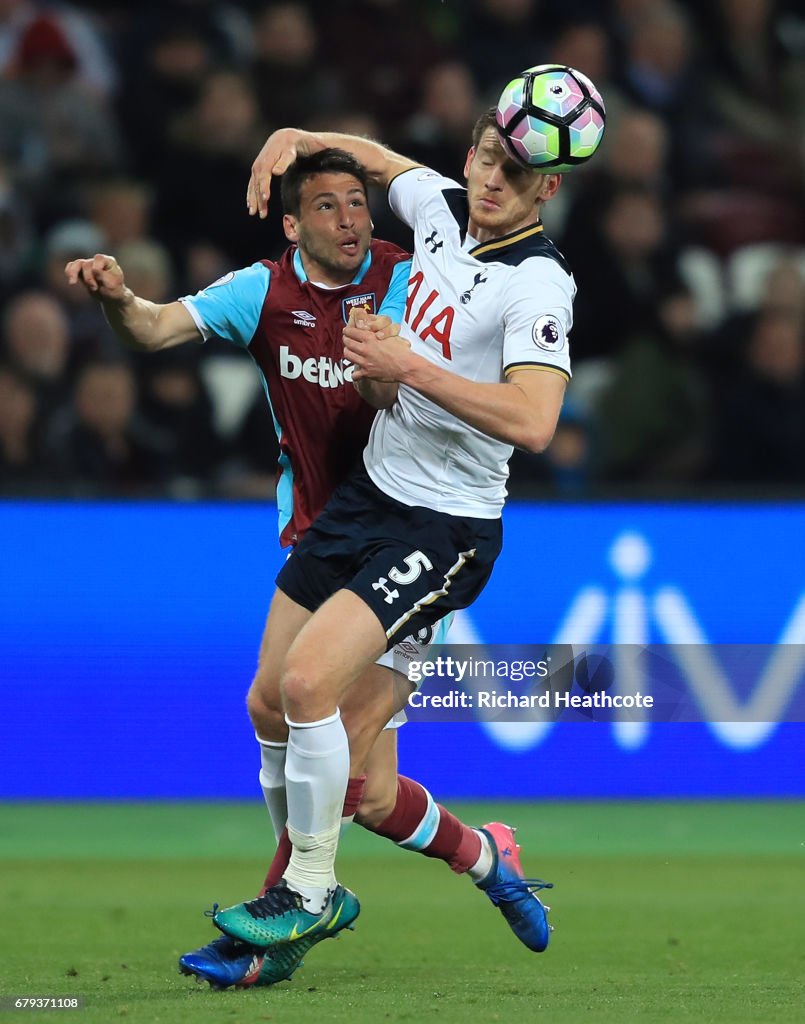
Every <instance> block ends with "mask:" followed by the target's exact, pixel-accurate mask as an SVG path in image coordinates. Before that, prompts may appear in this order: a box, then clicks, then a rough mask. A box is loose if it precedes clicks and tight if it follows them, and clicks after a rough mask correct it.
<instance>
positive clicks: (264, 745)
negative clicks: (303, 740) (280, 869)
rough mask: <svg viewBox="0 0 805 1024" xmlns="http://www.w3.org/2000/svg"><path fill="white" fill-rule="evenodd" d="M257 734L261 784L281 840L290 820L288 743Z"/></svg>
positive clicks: (269, 813)
mask: <svg viewBox="0 0 805 1024" xmlns="http://www.w3.org/2000/svg"><path fill="white" fill-rule="evenodd" d="M255 736H256V738H257V742H258V743H259V744H260V786H261V787H262V790H263V796H264V797H265V801H266V807H267V808H268V816H269V817H270V818H271V826H272V828H273V829H274V835H275V837H276V839H277V842H279V838H280V836H281V835H282V830H283V829H284V828H285V822H286V821H287V820H288V801H287V799H286V796H285V755H286V752H287V750H288V744H287V743H274V742H273V741H272V740H262V739H260V737H259V736H257V733H255Z"/></svg>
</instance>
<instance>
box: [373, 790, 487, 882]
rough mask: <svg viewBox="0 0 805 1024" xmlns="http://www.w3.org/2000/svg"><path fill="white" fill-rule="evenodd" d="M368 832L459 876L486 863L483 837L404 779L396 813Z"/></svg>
mask: <svg viewBox="0 0 805 1024" xmlns="http://www.w3.org/2000/svg"><path fill="white" fill-rule="evenodd" d="M367 827H369V826H367ZM369 831H370V832H376V833H377V834H378V835H380V836H385V837H386V838H387V839H392V840H393V841H394V842H395V843H397V845H398V846H401V847H403V849H406V850H414V851H415V852H417V853H421V854H424V856H425V857H437V858H438V859H439V860H443V861H445V863H446V864H448V865H449V867H450V868H451V870H453V871H455V872H456V873H457V874H463V873H464V872H467V871H475V870H476V868H477V865H478V864H479V862H480V861H482V860H483V843H482V841H481V835H480V834H479V833H478V832H477V831H476V830H475V829H473V828H470V826H469V825H465V824H464V822H462V821H459V819H458V818H457V817H456V816H455V815H454V814H451V813H450V811H448V810H447V808H445V807H442V805H441V804H437V803H436V802H435V801H434V799H433V797H432V796H431V795H430V793H429V792H428V791H427V790H426V789H425V787H424V786H421V785H420V784H419V783H418V782H415V781H414V780H413V779H408V778H406V777H405V776H404V775H398V776H397V802H396V803H395V805H394V810H393V811H392V812H391V814H390V815H389V816H388V817H387V818H386V820H385V821H383V822H381V823H380V824H379V825H377V826H376V827H374V828H372V827H369Z"/></svg>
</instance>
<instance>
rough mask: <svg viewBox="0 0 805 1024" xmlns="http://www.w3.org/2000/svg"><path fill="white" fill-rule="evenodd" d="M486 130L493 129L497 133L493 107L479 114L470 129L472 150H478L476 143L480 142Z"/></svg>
mask: <svg viewBox="0 0 805 1024" xmlns="http://www.w3.org/2000/svg"><path fill="white" fill-rule="evenodd" d="M487 128H494V129H495V130H496V131H497V120H496V119H495V107H489V108H488V109H487V110H485V111H484V112H483V114H481V116H480V117H479V118H478V120H477V121H476V122H475V125H474V127H473V129H472V145H473V148H474V149H477V148H478V143H479V142H480V141H481V136H482V135H483V133H484V132H485V131H486V129H487Z"/></svg>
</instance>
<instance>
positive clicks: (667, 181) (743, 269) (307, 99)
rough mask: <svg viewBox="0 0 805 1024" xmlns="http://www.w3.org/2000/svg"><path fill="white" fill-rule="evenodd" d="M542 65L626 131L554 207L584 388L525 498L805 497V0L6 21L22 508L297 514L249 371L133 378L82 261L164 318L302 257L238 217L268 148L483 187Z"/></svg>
mask: <svg viewBox="0 0 805 1024" xmlns="http://www.w3.org/2000/svg"><path fill="white" fill-rule="evenodd" d="M548 61H556V62H560V63H567V64H570V65H572V66H575V67H577V68H579V69H580V70H582V71H584V72H585V73H586V74H588V75H589V76H590V77H591V78H592V79H593V81H594V82H595V83H596V85H597V86H598V87H599V89H600V91H601V92H602V94H603V96H604V98H605V101H606V104H607V110H608V125H607V133H606V136H605V140H604V143H603V145H602V149H601V151H600V152H599V153H598V154H597V156H596V157H595V158H594V159H593V160H592V161H591V162H590V164H589V165H587V166H585V167H583V168H581V169H578V170H576V171H574V172H573V173H572V174H570V175H567V176H566V177H565V180H564V183H563V186H562V189H561V190H560V193H559V196H558V197H557V199H556V200H555V201H554V202H552V203H551V204H549V206H548V207H547V208H546V211H545V222H546V231H547V233H548V234H549V235H550V236H551V237H552V238H553V239H554V240H555V241H556V242H557V243H558V244H559V246H560V248H561V249H562V250H563V251H564V253H565V255H566V256H567V258H568V260H569V262H570V263H571V265H572V267H573V269H574V272H575V275H576V279H577V282H578V286H579V294H578V298H577V305H576V324H575V327H574V330H573V333H572V336H571V351H572V356H573V366H574V379H573V382H572V384H571V386H570V389H569V391H568V397H567V401H566V404H565V409H564V411H563V414H562V419H561V422H560V425H559V429H558V430H557V435H556V438H555V440H554V442H553V444H552V446H551V448H550V449H549V451H548V452H547V453H545V454H543V455H542V456H539V457H533V456H527V455H525V454H524V453H516V454H515V457H514V459H513V462H512V486H511V490H512V493H514V494H518V493H521V494H524V493H530V492H532V491H534V490H538V491H539V492H540V493H545V494H556V495H560V496H562V495H565V496H584V495H588V494H596V493H602V492H607V491H610V490H611V491H616V492H618V493H632V492H635V491H636V492H645V493H659V492H665V491H667V492H668V493H677V494H680V493H687V492H694V491H701V490H702V488H709V489H710V490H716V489H719V488H725V489H733V490H735V489H739V488H744V489H745V490H747V491H748V492H751V493H752V494H754V495H762V494H763V493H767V492H769V491H770V489H773V490H775V491H779V490H788V491H793V490H794V489H796V488H797V487H800V488H802V487H804V486H805V347H804V345H805V336H804V334H803V328H804V326H805V235H804V233H803V227H804V224H803V203H802V192H803V183H804V177H805V176H804V174H803V171H804V170H805V16H803V14H802V7H801V6H800V4H799V3H796V2H794V0H792V2H786V0H779V2H774V0H689V2H681V0H589V2H584V0H579V2H575V3H573V4H568V3H564V2H561V0H463V2H458V0H455V2H454V0H445V2H439V0H354V2H351V0H326V2H303V0H281V2H273V3H272V2H269V3H267V2H265V0H263V2H260V0H222V2H216V3H207V2H201V0H174V2H167V0H162V2H160V3H158V4H151V3H148V2H140V3H137V4H126V3H115V2H114V0H105V2H104V3H91V2H85V3H78V2H76V3H55V2H54V3H46V2H41V0H0V242H1V244H0V332H1V336H0V494H5V495H17V494H33V495H51V494H52V495H90V496H91V495H99V496H113V497H114V496H126V497H128V496H153V495H173V496H177V497H195V496H208V495H209V496H222V495H223V496H233V497H260V496H264V495H270V494H271V493H273V491H272V488H273V480H274V468H275V463H276V455H277V449H276V441H275V438H274V431H273V425H272V422H271V416H270V412H269V410H268V407H267V404H266V402H265V399H264V397H263V395H262V391H261V387H260V384H259V382H258V378H257V374H256V371H255V370H254V368H253V366H252V364H251V362H250V360H249V358H248V356H247V355H246V354H245V353H243V352H242V351H237V350H235V349H234V348H230V347H229V346H226V345H225V344H224V343H222V342H221V343H216V342H209V343H207V344H206V345H186V346H182V347H180V348H178V349H174V350H171V351H169V352H167V353H160V354H156V355H150V356H135V355H134V354H132V353H130V352H128V351H127V350H125V349H124V348H123V346H122V345H121V344H120V343H119V342H118V341H117V339H116V338H115V337H114V335H112V333H111V331H110V330H109V328H108V326H107V325H106V323H105V321H104V318H103V316H102V314H101V312H100V309H99V307H98V305H97V304H96V303H95V302H94V301H93V300H92V299H91V298H90V297H89V296H88V295H87V294H86V293H85V291H84V290H83V289H82V288H70V287H68V286H67V285H66V282H65V279H64V274H63V268H64V265H65V263H66V262H67V261H68V260H70V259H73V258H76V257H79V256H91V255H94V254H95V253H96V252H106V253H111V254H113V255H114V256H115V257H116V258H117V260H118V261H119V262H120V264H121V265H122V266H123V268H124V270H125V272H126V277H127V282H128V283H129V285H130V286H131V287H132V288H133V289H134V291H135V292H136V293H137V294H139V295H141V296H143V297H145V298H148V299H152V300H154V301H156V302H163V301H170V300H172V299H174V298H176V297H178V296H180V295H184V294H188V293H191V292H195V291H196V290H198V289H199V288H202V287H204V286H205V285H206V284H209V283H210V282H212V281H213V280H215V279H216V278H218V277H219V276H221V275H222V274H224V273H226V272H227V271H229V270H233V269H237V268H239V267H242V266H247V265H248V264H250V263H251V262H253V261H254V260H257V259H261V258H266V257H269V258H274V257H276V256H278V254H279V253H280V252H281V251H282V249H283V248H284V246H285V244H286V243H285V239H284V236H283V234H282V228H281V217H280V212H279V209H278V208H274V209H272V211H271V213H270V215H269V218H268V220H267V221H264V222H261V221H258V220H257V219H252V218H249V217H248V216H247V213H246V210H245V189H246V184H247V181H248V175H249V167H250V164H251V161H252V160H253V158H254V156H255V155H256V153H257V151H258V149H259V148H260V145H261V144H262V141H263V140H264V138H265V137H266V135H267V133H268V132H270V131H271V130H272V129H274V128H277V127H281V126H283V125H286V124H295V125H298V126H302V127H309V128H312V129H332V130H347V131H353V132H357V133H360V134H367V135H370V136H372V137H374V138H378V139H380V140H381V141H383V142H386V143H388V144H390V145H391V146H393V147H395V148H396V149H398V150H400V151H401V152H403V153H405V154H406V155H409V156H412V157H415V158H417V159H419V160H421V161H422V162H423V163H427V164H429V165H431V166H433V167H435V168H437V169H438V170H440V171H443V172H445V173H448V174H450V175H452V176H460V173H461V169H462V167H463V162H464V158H465V155H466V150H467V146H468V141H469V137H470V131H471V128H472V125H473V122H474V120H475V118H476V116H477V115H478V113H479V112H480V111H481V110H482V109H483V108H484V107H486V106H488V105H490V104H492V103H494V102H495V100H496V99H497V96H498V94H499V92H500V90H501V89H502V87H503V86H504V85H505V84H506V83H507V82H508V80H509V79H510V78H512V77H513V76H514V75H515V74H516V73H517V72H519V71H521V70H522V69H523V68H525V67H528V66H530V65H533V64H539V63H544V62H548ZM372 204H373V212H374V220H375V225H376V233H377V234H378V236H380V237H385V238H390V239H392V240H394V241H397V242H399V243H400V244H402V245H404V246H408V245H410V236H409V235H408V232H407V229H404V228H403V227H402V226H401V225H400V224H399V223H397V222H396V220H395V219H394V218H393V217H392V216H391V214H390V213H389V212H388V210H387V208H386V207H385V200H384V197H383V196H382V195H378V196H375V197H373V199H372ZM759 485H763V487H760V486H759Z"/></svg>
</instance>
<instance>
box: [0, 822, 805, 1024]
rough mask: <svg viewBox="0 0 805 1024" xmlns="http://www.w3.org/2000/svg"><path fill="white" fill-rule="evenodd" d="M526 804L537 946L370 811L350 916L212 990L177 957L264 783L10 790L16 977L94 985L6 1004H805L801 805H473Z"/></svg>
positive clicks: (770, 1014) (339, 1012) (632, 1009)
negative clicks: (192, 793)
mask: <svg viewBox="0 0 805 1024" xmlns="http://www.w3.org/2000/svg"><path fill="white" fill-rule="evenodd" d="M457 810H458V811H459V813H461V814H462V816H463V817H464V818H465V820H468V821H472V822H483V821H487V820H490V819H501V820H504V821H510V822H511V823H512V824H517V825H518V826H519V833H518V838H519V839H520V840H521V842H522V844H523V852H524V865H525V868H526V871H527V872H528V873H531V874H535V875H537V876H539V877H543V878H546V879H550V880H552V881H554V882H555V883H556V888H555V889H554V890H553V891H551V892H548V893H545V894H544V895H545V896H546V898H547V901H548V902H549V903H550V904H551V905H552V906H553V913H552V914H551V919H552V921H553V923H554V925H555V927H556V931H555V933H554V941H553V943H552V945H551V947H550V949H549V950H548V952H547V953H545V954H543V955H541V956H537V955H534V954H532V953H529V952H528V951H527V950H526V949H525V948H524V947H522V946H520V944H519V943H518V942H517V941H516V940H515V939H514V937H513V936H512V934H511V933H510V932H509V929H508V927H507V926H506V924H505V922H504V921H503V919H502V917H501V916H500V914H499V913H498V911H496V910H495V909H494V908H493V907H492V906H491V904H489V902H488V901H487V900H486V899H485V897H484V896H483V895H482V894H480V893H479V892H478V891H476V890H475V889H474V887H473V886H472V885H471V884H470V883H469V882H468V880H467V879H465V878H459V877H456V876H454V875H452V874H451V873H450V872H449V870H448V869H447V868H446V867H445V865H443V864H441V863H439V862H434V861H429V860H426V859H425V858H423V857H421V856H418V855H416V854H412V853H407V852H403V851H401V850H398V849H396V848H394V847H393V846H391V845H390V844H389V843H388V842H387V841H385V840H381V839H378V838H377V837H374V836H370V835H368V834H366V833H364V832H363V831H362V830H361V829H359V828H357V827H354V828H352V829H350V831H349V833H348V835H347V836H346V837H345V838H344V841H343V843H342V849H341V853H340V855H339V877H340V879H341V880H342V881H343V882H344V883H345V884H346V885H349V886H350V887H351V888H353V889H354V890H355V891H356V892H357V893H358V895H359V897H360V899H361V901H362V905H363V911H362V914H361V917H360V918H359V920H358V922H357V929H356V931H355V932H348V933H346V934H345V935H343V936H342V937H341V938H339V939H338V940H337V941H334V942H331V941H327V942H324V943H322V944H320V945H319V946H317V947H316V948H315V949H314V950H313V951H312V952H311V953H310V954H309V956H308V959H307V962H306V964H305V966H304V968H303V969H301V970H300V971H299V972H298V973H297V975H296V977H295V978H294V980H293V981H292V982H290V983H287V982H286V983H283V984H281V985H278V986H276V987H274V988H272V989H257V990H255V989H252V990H249V991H236V990H229V991H226V992H213V991H211V990H210V989H209V988H208V987H207V986H206V985H205V986H200V985H196V984H195V983H194V982H193V980H192V979H190V978H185V977H181V976H180V975H179V974H178V973H177V971H176V959H177V957H178V956H179V955H180V954H181V953H182V952H185V951H186V950H188V949H190V948H192V947H194V946H196V945H199V944H201V943H202V942H204V941H207V940H208V939H209V938H212V937H213V935H214V931H213V928H212V926H211V924H210V922H209V921H208V920H207V919H205V918H204V917H203V916H202V913H201V912H202V911H203V909H204V908H205V907H208V906H210V905H211V904H212V902H213V900H216V901H218V902H219V903H221V904H223V905H227V904H229V903H232V902H236V901H238V900H240V899H244V898H246V897H248V896H249V895H251V894H252V893H253V891H254V890H255V889H256V886H257V884H258V883H259V881H260V880H261V878H262V872H263V868H264V864H265V861H266V860H267V855H266V853H265V850H266V848H267V847H268V845H269V844H268V838H267V823H266V820H265V812H264V810H263V808H262V805H259V804H257V803H254V804H92V805H87V804H81V805H61V804H37V805H30V804H4V805H0V906H2V916H3V920H2V927H0V999H3V998H7V997H8V996H10V995H20V996H25V995H34V996H43V995H52V996H81V997H82V998H83V999H84V1000H85V1004H86V1005H85V1006H84V1008H82V1009H79V1010H52V1011H48V1012H37V1011H23V1010H20V1011H16V1010H7V1009H0V1024H4V1022H5V1021H8V1022H9V1024H12V1022H17V1021H19V1022H20V1024H22V1022H25V1021H57V1020H74V1021H76V1022H77V1024H110V1022H114V1021H121V1022H129V1021H130V1022H132V1024H174V1022H176V1024H184V1022H188V1024H190V1022H193V1024H207V1022H210V1024H212V1022H216V1024H236V1022H237V1024H240V1022H242V1024H260V1022H263V1021H275V1022H283V1024H307V1022H311V1024H313V1022H316V1024H319V1022H327V1024H329V1022H333V1024H339V1022H344V1024H363V1022H371V1024H374V1022H379V1024H383V1022H386V1021H411V1022H422V1021H424V1022H431V1021H433V1022H437V1024H454V1022H455V1024H487V1022H490V1021H505V1022H508V1024H526V1022H528V1024H530V1022H534V1021H545V1022H546V1024H587V1022H589V1024H610V1022H611V1024H615V1022H618V1024H641V1022H645V1024H652V1022H655V1021H656V1022H670V1024H686V1022H690V1024H694V1022H695V1024H710V1022H713V1024H715V1022H724V1024H741V1022H763V1024H777V1022H780V1024H783V1022H784V1024H794V1022H798V1021H802V1020H805V805H803V804H801V803H793V802H792V803H669V804H654V803H583V804H581V803H576V804H564V803H546V804H540V805H530V804H519V805H518V804H514V805H513V804H508V805H501V804H497V805H460V806H458V807H457Z"/></svg>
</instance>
